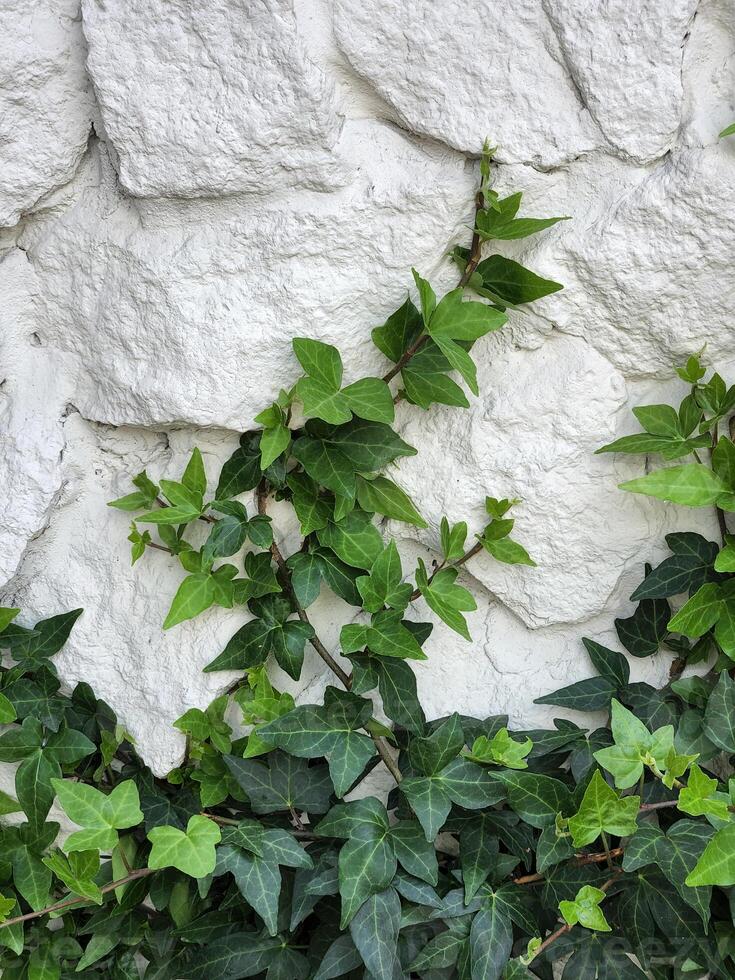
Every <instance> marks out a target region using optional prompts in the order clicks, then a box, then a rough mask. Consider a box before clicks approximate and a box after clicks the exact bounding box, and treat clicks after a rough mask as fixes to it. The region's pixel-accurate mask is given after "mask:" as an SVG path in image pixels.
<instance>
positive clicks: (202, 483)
mask: <svg viewBox="0 0 735 980" xmlns="http://www.w3.org/2000/svg"><path fill="white" fill-rule="evenodd" d="M181 482H182V483H183V484H184V486H185V487H186V488H187V489H188V490H191V491H192V493H195V494H199V495H201V496H204V494H205V493H206V492H207V474H206V473H205V471H204V460H203V459H202V454H201V452H200V451H199V450H198V449H197V448H196V446H195V447H194V449H193V450H192V453H191V456H190V457H189V462H188V463H187V464H186V469H185V470H184V473H183V476H182V477H181Z"/></svg>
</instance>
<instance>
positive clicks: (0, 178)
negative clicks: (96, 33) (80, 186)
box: [0, 0, 93, 225]
mask: <svg viewBox="0 0 735 980" xmlns="http://www.w3.org/2000/svg"><path fill="white" fill-rule="evenodd" d="M0 20H1V21H2V30H0V225H13V224H15V222H16V221H18V219H19V218H20V216H21V215H22V214H24V213H26V212H28V211H32V210H33V209H34V207H35V206H36V205H37V204H38V202H39V201H40V200H41V198H43V196H44V195H45V194H47V193H48V192H49V191H51V190H53V188H54V187H56V186H58V185H59V184H63V183H66V181H68V180H69V179H70V178H71V177H72V176H73V174H74V171H75V169H76V167H77V165H78V163H79V160H80V158H81V156H82V154H83V152H84V149H85V147H86V145H87V138H88V136H89V131H90V125H91V120H92V111H93V108H92V100H91V98H90V93H89V88H90V86H89V79H88V78H87V75H86V72H85V70H84V57H85V50H84V38H83V37H82V30H81V22H80V17H79V0H34V2H33V3H29V0H2V2H0Z"/></svg>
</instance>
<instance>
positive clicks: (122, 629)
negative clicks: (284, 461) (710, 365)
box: [0, 0, 735, 773]
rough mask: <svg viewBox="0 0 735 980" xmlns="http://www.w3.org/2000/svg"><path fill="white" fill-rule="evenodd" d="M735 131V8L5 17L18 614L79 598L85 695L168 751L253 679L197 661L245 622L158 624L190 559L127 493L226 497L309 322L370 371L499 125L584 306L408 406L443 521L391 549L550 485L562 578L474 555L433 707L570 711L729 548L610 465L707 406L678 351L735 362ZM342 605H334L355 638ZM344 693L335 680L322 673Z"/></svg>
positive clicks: (380, 7) (155, 0) (12, 565)
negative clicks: (141, 523) (676, 571)
mask: <svg viewBox="0 0 735 980" xmlns="http://www.w3.org/2000/svg"><path fill="white" fill-rule="evenodd" d="M733 118H735V4H733V0H699V2H698V0H475V2H474V3H467V2H466V0H208V2H207V3H203V2H201V0H81V9H80V3H79V0H0V225H3V226H4V227H3V228H2V230H0V284H1V285H0V296H1V297H2V301H1V302H0V322H1V323H2V330H1V331H0V424H1V425H2V433H3V441H2V452H1V453H0V488H1V489H0V503H1V506H0V582H5V583H6V584H5V586H4V591H3V599H4V600H5V601H6V602H12V603H13V604H17V605H20V606H22V607H23V609H24V613H25V615H26V617H27V619H30V620H32V619H33V618H34V617H40V616H41V615H47V614H51V613H53V612H58V611H61V610H64V609H67V608H73V607H76V606H79V605H82V606H84V607H85V613H84V615H83V616H82V618H81V619H80V620H79V622H78V624H77V626H76V627H75V630H74V633H73V636H72V639H71V642H70V643H69V645H68V647H67V648H66V651H65V652H64V654H63V655H62V656H60V657H59V658H58V663H59V666H60V669H61V672H62V674H63V676H64V678H65V680H66V681H68V682H70V683H71V682H74V681H76V680H79V679H84V680H87V681H89V682H91V683H92V684H93V685H94V687H95V689H96V690H97V692H98V694H99V695H100V696H101V697H104V698H105V699H107V700H108V701H109V702H110V703H111V704H112V705H113V707H114V708H115V709H116V710H117V711H118V713H119V715H120V717H121V719H122V721H123V722H124V723H125V725H126V726H127V727H128V728H129V730H130V731H131V732H132V733H133V734H134V735H135V736H136V738H137V739H138V742H139V746H140V748H141V750H142V752H143V755H144V756H145V758H146V759H147V760H148V761H149V763H150V764H151V765H152V766H153V767H154V768H155V770H156V771H157V772H161V773H163V772H166V771H167V770H168V769H169V768H171V767H172V766H173V765H175V764H176V762H177V760H178V759H179V756H180V752H181V748H182V745H181V741H180V739H179V737H178V735H177V734H176V733H175V732H174V731H173V730H172V729H171V722H172V721H173V720H174V719H175V718H176V717H177V716H178V715H180V714H181V713H182V712H183V711H184V710H185V709H186V708H187V707H189V706H191V705H205V704H206V703H207V702H208V701H209V700H210V699H211V698H212V697H213V696H214V695H215V694H216V693H217V692H218V691H219V690H221V688H222V686H223V685H225V684H227V683H228V682H229V680H230V679H231V678H229V677H228V676H226V675H219V674H215V675H212V674H209V675H204V674H202V673H201V668H202V666H203V665H204V664H205V663H207V662H208V661H209V660H211V659H212V657H213V655H214V654H216V653H217V652H219V650H220V648H221V646H222V645H223V643H224V641H225V640H226V639H227V638H228V637H229V636H230V635H231V633H233V632H234V630H235V629H236V628H237V627H238V626H239V625H241V623H242V622H243V621H244V620H245V618H246V614H244V613H242V612H234V613H227V612H225V611H223V610H213V611H211V612H209V613H207V614H205V615H203V616H201V617H199V618H198V619H197V620H195V621H194V622H192V623H187V624H184V625H182V626H179V627H176V628H175V629H173V630H171V631H170V632H167V633H163V632H162V630H161V628H160V624H161V622H162V620H163V618H164V615H165V612H166V609H167V607H168V604H169V602H170V599H171V596H172V595H173V592H174V591H175V588H176V586H177V583H178V581H179V580H180V577H181V572H180V570H179V569H178V567H177V566H176V564H175V563H174V561H173V560H171V559H169V558H168V557H167V556H165V555H162V554H159V553H150V554H149V555H147V556H146V558H145V560H144V561H142V562H140V563H139V564H138V565H137V566H136V567H135V568H134V569H131V567H130V563H129V553H128V544H127V542H126V540H125V538H126V534H127V526H126V519H125V515H123V514H121V513H120V512H117V511H112V510H109V509H108V508H107V507H106V506H105V502H106V501H107V500H109V499H110V498H112V497H115V496H118V495H120V494H122V493H124V492H127V487H128V484H129V478H130V476H131V475H133V474H134V473H136V472H138V471H139V470H140V469H142V468H143V467H144V466H146V467H148V469H149V472H150V473H152V474H153V475H155V476H159V475H169V476H172V475H173V476H175V475H177V474H178V473H179V472H180V467H181V465H182V461H183V460H184V459H185V457H186V455H187V453H188V452H189V451H190V449H191V447H192V446H193V445H195V444H196V445H198V446H200V447H201V449H202V451H203V452H204V455H205V460H206V463H207V467H208V471H209V473H210V475H211V476H212V477H213V478H215V477H216V475H217V472H218V468H219V466H220V464H221V462H222V460H223V459H225V458H226V457H227V456H228V455H229V453H230V452H231V451H232V448H233V446H234V445H235V444H236V438H237V431H238V430H240V429H242V428H244V427H246V426H247V425H248V423H249V421H250V419H251V418H252V416H253V415H254V414H255V413H256V412H257V411H258V410H260V409H261V408H262V407H263V406H264V405H265V404H266V403H267V402H268V401H269V399H271V398H272V397H273V395H274V393H275V392H276V391H277V389H278V387H279V385H281V384H282V383H285V382H286V381H287V380H288V379H289V378H291V377H295V375H296V370H297V365H296V363H295V361H294V358H293V357H292V355H291V353H290V349H291V348H290V340H291V337H292V336H294V335H297V334H301V335H304V334H307V335H311V336H315V337H319V338H322V339H324V340H327V341H330V342H332V343H335V344H338V345H339V347H340V349H341V350H342V352H343V354H344V357H345V363H346V367H347V372H348V374H350V375H352V376H356V375H357V373H358V372H359V373H365V371H366V370H369V369H375V370H376V371H378V370H379V369H380V367H381V359H380V356H379V355H378V354H377V352H376V351H375V349H374V348H373V347H372V346H371V343H370V339H369V336H370V328H371V327H373V326H375V325H377V324H379V323H380V322H382V320H383V319H385V317H386V316H387V315H388V314H389V313H390V312H391V311H392V310H393V309H394V308H395V307H396V306H397V305H398V304H399V303H400V302H401V301H402V298H403V296H404V295H405V291H406V289H407V287H408V285H409V283H410V271H409V270H410V267H411V266H412V265H415V266H416V267H417V268H418V269H419V270H420V271H421V273H422V274H423V275H425V276H428V277H429V278H431V279H432V281H433V282H435V283H436V284H437V285H438V286H448V285H449V284H450V283H452V281H453V277H454V273H453V270H452V269H451V267H450V265H449V263H448V262H447V260H446V258H445V255H446V253H447V251H448V249H449V247H450V246H451V245H452V244H454V243H455V242H457V241H462V242H464V241H466V239H467V236H468V232H467V225H468V223H469V222H470V221H471V214H472V195H473V187H474V185H475V182H476V179H477V164H476V161H477V155H478V152H479V150H480V147H481V144H482V140H483V138H484V137H485V136H489V137H490V139H491V140H492V141H494V142H497V143H498V144H499V145H500V150H499V153H498V161H499V166H498V168H497V172H496V183H497V186H498V187H499V189H501V190H508V189H513V190H516V189H520V190H523V191H525V193H526V202H527V207H528V212H529V213H531V214H534V213H535V214H540V215H549V214H570V215H572V216H573V219H574V220H573V221H571V222H565V223H563V224H562V225H560V226H558V227H557V228H554V229H553V230H551V231H550V232H547V233H545V234H544V235H542V236H540V237H539V238H538V239H530V240H528V241H527V242H522V243H515V244H513V245H511V246H509V248H508V250H507V254H510V255H513V256H517V257H520V259H521V261H523V262H525V263H527V264H528V265H529V266H530V267H531V268H533V269H535V270H536V271H538V272H539V273H541V274H545V275H548V276H550V277H552V278H554V279H558V280H559V281H561V282H563V283H564V284H565V287H566V288H565V289H564V291H563V292H561V293H558V294H556V295H554V296H552V297H549V298H547V299H546V300H544V301H542V302H540V303H538V304H536V305H535V306H534V308H533V312H529V313H527V314H526V315H520V314H515V315H512V316H511V321H512V322H511V324H510V325H509V326H508V327H507V328H506V329H505V330H504V331H502V333H501V334H500V335H496V336H495V337H493V338H492V339H489V340H486V341H483V342H482V344H481V346H480V348H479V350H480V351H481V352H480V353H479V358H480V361H481V363H480V380H481V395H480V397H479V398H478V399H476V400H473V403H472V407H471V408H470V409H469V410H467V411H464V412H462V411H460V410H442V409H438V410H434V411H432V412H431V413H429V414H428V415H427V414H425V413H422V412H420V411H419V410H418V409H414V408H411V407H410V406H402V407H401V410H400V418H399V424H400V426H401V428H402V430H403V432H404V435H405V437H406V438H407V439H408V440H409V441H412V442H414V443H415V444H416V445H417V446H418V447H419V448H420V454H419V456H418V457H416V458H414V459H411V460H408V461H405V462H404V463H403V464H402V465H401V466H400V467H399V468H398V473H397V478H398V479H399V481H400V482H402V483H403V485H404V486H405V487H406V488H407V489H408V490H409V491H410V492H411V493H412V494H413V495H414V497H415V498H416V500H417V502H418V504H419V505H420V507H421V508H422V510H423V512H424V513H425V514H426V515H427V518H428V519H429V520H430V523H431V528H430V530H428V531H426V532H420V533H419V532H414V531H412V530H411V529H408V528H407V527H406V526H397V527H393V528H391V530H392V531H393V532H394V533H396V534H398V535H399V536H400V537H401V538H402V549H403V550H404V552H405V554H406V555H407V556H409V555H413V554H414V553H417V552H419V551H423V552H425V551H426V550H427V549H431V548H432V547H433V546H435V545H436V541H437V532H436V528H437V524H438V521H439V519H440V516H441V514H442V513H447V514H448V515H449V516H450V518H452V519H454V520H457V519H461V518H467V519H468V520H469V521H470V524H471V526H472V528H473V529H476V528H477V527H478V526H479V525H480V522H481V520H482V513H481V511H482V500H483V498H484V495H485V494H486V493H491V494H493V495H496V496H506V495H508V496H513V495H515V496H519V497H522V498H523V504H522V506H520V507H519V508H518V520H517V531H518V538H519V539H520V540H522V541H524V542H525V543H527V544H528V545H529V547H530V549H531V551H532V553H533V554H534V556H535V557H536V558H537V560H538V562H539V567H538V568H537V569H527V568H508V567H505V566H500V565H497V564H493V563H492V562H491V561H490V560H489V559H487V560H485V559H483V558H480V559H478V560H477V561H476V562H473V564H472V567H471V568H469V569H468V570H467V574H466V575H465V576H464V577H465V580H466V582H467V584H468V586H469V587H470V588H472V589H473V591H474V592H475V593H476V595H477V598H478V607H479V608H478V611H477V612H476V613H475V614H473V615H472V616H471V617H470V619H471V625H472V628H473V634H474V637H475V639H474V642H473V643H472V644H471V645H470V644H466V643H464V642H463V641H462V640H460V639H459V638H458V637H456V636H455V635H454V634H452V633H450V632H449V631H448V630H447V629H445V628H443V627H442V626H441V624H440V625H439V626H438V627H437V628H436V630H435V632H434V635H433V636H432V638H431V640H430V641H429V644H428V652H429V654H430V659H429V661H428V663H426V664H419V665H417V666H416V672H417V674H418V676H419V684H420V689H421V691H422V694H423V696H424V699H425V703H426V707H427V709H428V712H429V713H430V714H431V715H433V716H437V715H440V714H443V713H445V712H447V711H448V710H450V709H455V708H456V709H459V710H463V711H466V712H469V713H475V714H479V715H482V714H486V713H491V712H500V711H507V712H509V713H510V715H511V717H512V720H513V722H514V723H515V724H516V725H520V724H524V723H537V722H540V721H546V720H548V719H549V718H550V717H551V714H550V713H549V712H548V710H547V709H543V710H541V709H539V708H534V706H533V705H532V704H531V701H532V699H533V698H534V697H536V696H538V695H539V694H541V693H545V692H548V691H549V690H551V689H553V688H555V687H557V686H560V685H561V684H563V683H567V682H570V681H571V680H572V679H577V678H580V677H582V676H586V675H588V674H589V673H590V672H591V671H590V667H589V664H588V662H587V659H586V655H585V654H584V652H583V649H582V647H581V644H580V642H579V638H580V637H581V636H583V635H590V636H593V637H596V638H598V639H600V640H601V641H602V642H605V641H612V639H613V636H614V634H613V633H612V632H611V626H612V620H613V617H614V616H615V615H620V614H622V613H625V612H626V611H627V610H628V609H629V608H630V606H629V602H628V599H627V597H628V595H629V594H630V591H631V587H632V585H634V584H635V583H636V581H637V579H638V578H639V577H640V575H641V570H642V564H643V562H644V561H645V560H649V559H650V560H655V559H656V558H658V557H660V556H661V555H662V554H663V551H664V546H663V534H664V533H665V532H666V531H668V530H673V529H676V528H681V527H685V526H694V527H698V528H700V529H704V530H705V531H706V532H708V531H712V532H713V533H714V529H713V527H712V524H711V523H710V521H709V519H708V518H707V516H703V515H700V514H695V513H691V514H688V513H684V512H682V511H681V510H674V509H672V508H668V507H666V506H664V505H662V504H658V503H656V502H652V501H650V500H645V499H638V498H632V497H630V496H626V495H625V494H623V493H622V492H620V491H618V490H617V489H616V484H617V483H618V482H620V480H621V479H623V478H627V477H629V476H631V475H633V474H635V473H639V472H640V471H641V469H642V467H643V465H644V464H643V461H642V460H633V461H630V460H623V459H616V458H611V457H608V456H603V457H595V456H593V455H592V453H593V450H594V449H595V448H596V447H597V446H598V445H600V444H601V443H603V442H606V441H609V440H610V439H612V438H613V437H615V436H617V435H621V434H623V433H624V432H628V431H633V429H634V428H635V426H634V424H633V420H632V419H631V416H630V411H629V409H630V405H631V404H635V403H640V402H641V401H651V400H653V401H660V400H663V399H664V398H665V397H666V396H668V395H669V394H673V395H676V393H677V392H678V393H681V388H682V386H681V385H680V384H679V383H678V382H677V383H674V382H672V381H671V375H672V371H671V364H672V361H674V360H677V359H681V358H682V357H684V356H685V355H686V354H688V353H690V352H691V351H693V350H696V349H698V348H699V347H701V346H702V345H703V344H705V343H706V344H707V357H708V358H709V359H710V360H711V361H712V362H715V363H717V364H718V365H722V366H723V368H725V369H727V368H728V366H729V367H730V368H733V367H735V360H734V358H735V350H734V349H733V337H734V334H733V309H734V308H735V289H734V287H733V284H734V283H735V277H733V274H732V261H733V247H734V246H735V220H734V217H735V141H731V142H730V143H727V142H725V141H723V142H719V141H718V140H717V133H718V131H719V130H720V129H721V128H722V127H723V126H724V125H726V124H728V123H729V122H731V121H732V119H733ZM728 361H730V364H729V365H728ZM293 532H294V528H293V527H290V528H286V529H284V533H285V534H286V538H287V539H288V537H289V535H290V536H291V539H292V540H293ZM287 547H288V540H287V541H286V548H287ZM419 605H420V604H417V607H418V606H419ZM417 612H418V613H420V612H421V609H419V608H417ZM345 615H350V611H349V609H347V607H342V608H339V603H338V601H337V600H334V599H331V600H330V599H329V598H328V597H327V596H322V598H321V599H320V600H319V603H318V605H317V606H316V607H315V619H316V620H317V621H318V624H319V628H320V630H321V632H322V634H323V637H324V638H325V641H326V642H328V645H330V646H331V647H334V646H335V645H336V640H337V635H338V629H339V624H340V619H341V617H344V616H345ZM635 668H636V671H637V676H638V677H641V678H646V679H649V680H652V681H653V682H654V683H657V682H659V681H660V680H661V679H662V678H663V676H664V675H665V673H666V668H667V662H666V660H665V658H661V660H658V659H656V658H654V659H652V660H649V661H643V662H640V663H637V664H636V665H635ZM276 673H277V672H276ZM279 680H280V681H281V682H283V683H284V685H285V681H284V678H283V677H282V676H281V677H280V678H279ZM326 682H327V678H326V677H325V676H324V672H323V670H322V667H321V662H319V661H316V660H315V659H311V658H308V659H307V664H306V668H305V671H304V676H303V678H302V682H301V683H300V684H299V685H296V687H297V690H298V693H299V694H300V695H301V696H302V697H303V698H308V697H318V696H319V694H320V691H321V689H322V688H323V686H324V684H325V683H326Z"/></svg>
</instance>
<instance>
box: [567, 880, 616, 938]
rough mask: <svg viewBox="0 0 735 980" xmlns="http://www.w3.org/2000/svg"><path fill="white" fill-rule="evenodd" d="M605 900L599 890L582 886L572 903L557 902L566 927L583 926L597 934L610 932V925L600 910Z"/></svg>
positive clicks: (590, 886) (601, 891) (602, 892)
mask: <svg viewBox="0 0 735 980" xmlns="http://www.w3.org/2000/svg"><path fill="white" fill-rule="evenodd" d="M604 898H605V892H604V891H603V890H602V889H601V888H595V887H593V886H592V885H584V886H583V887H582V888H580V889H579V891H578V892H577V895H576V897H575V899H574V901H573V902H559V911H560V912H561V914H562V916H563V917H564V921H565V922H566V923H567V925H570V926H574V925H577V923H579V925H581V926H584V927H585V929H596V930H597V931H598V932H610V925H609V923H608V921H607V919H606V918H605V914H604V912H603V911H602V909H601V908H600V903H601V902H602V901H603V900H604Z"/></svg>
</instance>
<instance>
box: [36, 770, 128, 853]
mask: <svg viewBox="0 0 735 980" xmlns="http://www.w3.org/2000/svg"><path fill="white" fill-rule="evenodd" d="M51 782H52V785H53V787H54V790H55V791H56V796H57V797H58V800H59V804H60V805H61V807H62V808H63V810H64V812H65V813H66V815H67V816H68V817H69V819H70V820H72V821H73V822H74V823H75V824H77V825H78V826H80V827H83V828H84V829H83V830H77V831H75V832H74V833H73V834H70V835H69V837H68V838H67V839H66V841H65V843H64V849H65V850H66V851H67V853H70V852H71V851H91V850H94V849H97V850H100V851H111V850H112V849H113V848H114V847H115V845H116V844H117V841H118V834H117V832H118V830H126V829H127V828H128V827H136V826H137V825H138V824H139V823H142V822H143V813H142V812H141V809H140V799H139V796H138V787H137V786H136V785H135V783H134V782H133V781H132V779H126V780H125V781H124V782H122V783H118V785H117V786H116V787H115V788H114V789H113V790H112V792H111V793H110V794H109V795H108V796H106V795H105V794H104V793H101V792H100V791H99V790H98V789H95V788H94V787H93V786H88V785H87V784H86V783H76V782H71V781H70V780H67V779H53V780H52V781H51Z"/></svg>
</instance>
